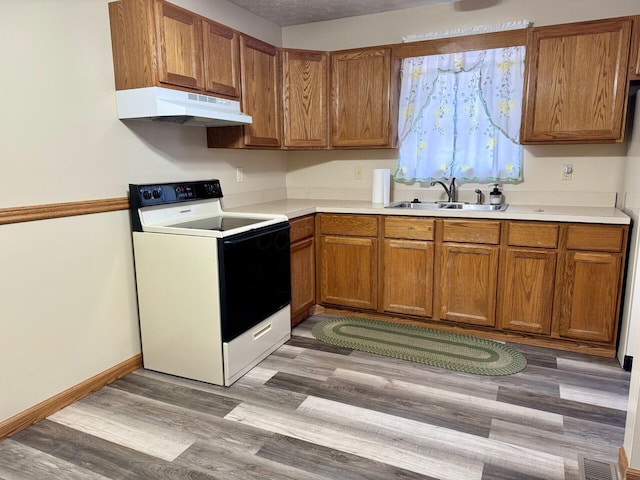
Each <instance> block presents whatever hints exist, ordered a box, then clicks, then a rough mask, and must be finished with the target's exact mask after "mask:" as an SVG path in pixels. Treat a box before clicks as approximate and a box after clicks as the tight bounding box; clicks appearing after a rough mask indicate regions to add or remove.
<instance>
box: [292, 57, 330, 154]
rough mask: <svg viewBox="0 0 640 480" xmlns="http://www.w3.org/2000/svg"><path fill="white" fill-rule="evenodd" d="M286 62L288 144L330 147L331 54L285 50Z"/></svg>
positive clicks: (300, 146)
mask: <svg viewBox="0 0 640 480" xmlns="http://www.w3.org/2000/svg"><path fill="white" fill-rule="evenodd" d="M282 65H283V78H284V88H283V90H284V95H283V97H284V98H283V101H284V109H283V110H284V144H285V146H286V147H296V148H327V147H328V146H329V135H328V123H329V114H328V111H327V104H328V102H327V92H328V84H327V69H328V62H327V54H326V53H325V52H308V51H301V50H285V51H284V52H283V60H282Z"/></svg>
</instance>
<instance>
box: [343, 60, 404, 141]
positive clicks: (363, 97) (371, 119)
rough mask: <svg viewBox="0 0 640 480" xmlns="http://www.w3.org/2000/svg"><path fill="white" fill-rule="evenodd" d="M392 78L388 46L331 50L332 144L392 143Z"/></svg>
mask: <svg viewBox="0 0 640 480" xmlns="http://www.w3.org/2000/svg"><path fill="white" fill-rule="evenodd" d="M390 79H391V50H390V49H389V48H366V49H360V50H350V51H344V52H332V53H331V103H332V107H331V145H332V146H334V147H389V146H392V134H391V130H392V129H391V128H390V127H391V125H390V108H389V104H390V98H391V91H390V90H391V88H390V81H391V80H390ZM394 136H395V135H394Z"/></svg>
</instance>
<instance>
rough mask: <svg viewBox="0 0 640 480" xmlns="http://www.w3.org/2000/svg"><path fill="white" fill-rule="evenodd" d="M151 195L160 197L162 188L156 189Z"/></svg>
mask: <svg viewBox="0 0 640 480" xmlns="http://www.w3.org/2000/svg"><path fill="white" fill-rule="evenodd" d="M151 195H153V198H160V190H154V191H153V192H151Z"/></svg>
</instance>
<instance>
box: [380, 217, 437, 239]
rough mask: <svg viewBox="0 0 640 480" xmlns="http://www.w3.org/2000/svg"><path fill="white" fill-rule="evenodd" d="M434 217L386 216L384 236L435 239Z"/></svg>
mask: <svg viewBox="0 0 640 480" xmlns="http://www.w3.org/2000/svg"><path fill="white" fill-rule="evenodd" d="M433 224H434V221H433V219H432V218H420V217H385V219H384V236H385V237H387V238H404V239H407V240H433Z"/></svg>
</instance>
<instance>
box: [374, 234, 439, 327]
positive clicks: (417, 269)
mask: <svg viewBox="0 0 640 480" xmlns="http://www.w3.org/2000/svg"><path fill="white" fill-rule="evenodd" d="M433 251H434V248H433V242H422V241H415V240H392V239H386V240H385V241H384V266H383V268H384V275H383V278H384V306H383V308H384V310H385V311H386V312H392V313H403V314H407V315H418V316H421V317H431V316H432V313H433V311H432V310H433V309H432V307H433Z"/></svg>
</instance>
